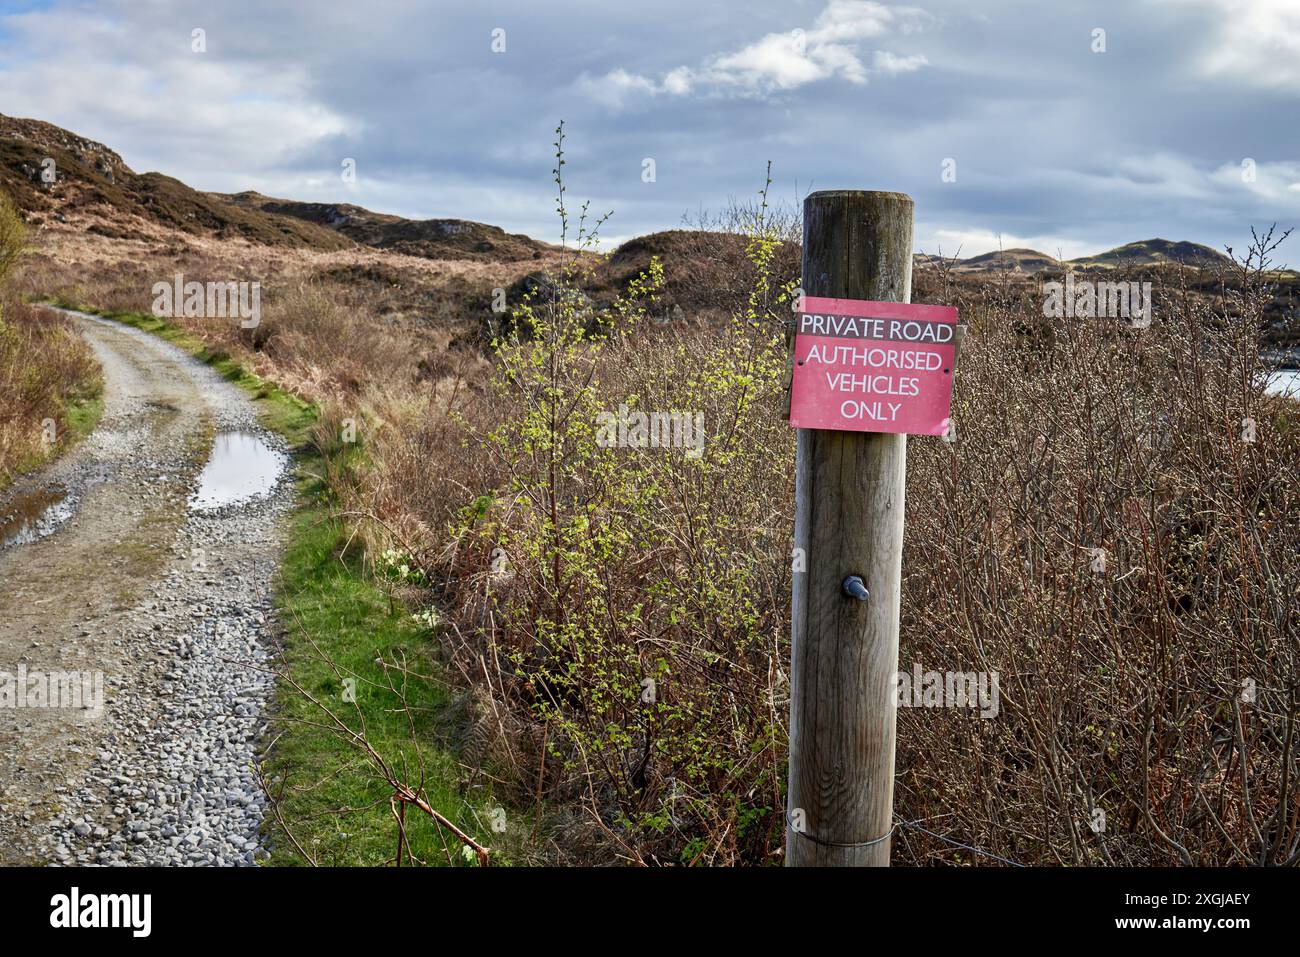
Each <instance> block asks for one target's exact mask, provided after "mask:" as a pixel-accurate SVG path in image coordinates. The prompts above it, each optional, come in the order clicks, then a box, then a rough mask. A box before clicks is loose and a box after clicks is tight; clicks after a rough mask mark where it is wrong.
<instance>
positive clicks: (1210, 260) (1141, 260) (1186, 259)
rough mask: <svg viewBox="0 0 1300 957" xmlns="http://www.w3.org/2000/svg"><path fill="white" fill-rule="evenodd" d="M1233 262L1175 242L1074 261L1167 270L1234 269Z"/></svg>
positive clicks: (1136, 246) (1152, 242) (1125, 247)
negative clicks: (1165, 267)
mask: <svg viewBox="0 0 1300 957" xmlns="http://www.w3.org/2000/svg"><path fill="white" fill-rule="evenodd" d="M1231 262H1232V260H1230V259H1229V258H1228V257H1227V256H1225V255H1224V254H1223V253H1221V252H1218V251H1217V250H1214V249H1211V248H1210V247H1209V246H1202V245H1201V244H1200V243H1189V242H1185V241H1183V242H1173V241H1171V240H1168V239H1144V240H1141V241H1140V242H1136V243H1128V244H1126V245H1123V246H1120V247H1118V248H1116V249H1109V250H1107V251H1106V252H1104V253H1098V254H1097V255H1095V256H1082V257H1080V258H1078V259H1072V260H1070V263H1071V264H1072V265H1075V266H1084V267H1087V266H1103V267H1112V266H1115V267H1123V266H1163V265H1168V264H1171V263H1173V264H1178V265H1181V266H1197V267H1207V268H1214V267H1217V266H1227V265H1230V264H1231Z"/></svg>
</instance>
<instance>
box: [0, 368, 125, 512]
mask: <svg viewBox="0 0 1300 957" xmlns="http://www.w3.org/2000/svg"><path fill="white" fill-rule="evenodd" d="M88 388H89V387H88ZM103 414H104V390H103V385H102V384H101V383H96V384H94V386H93V388H91V389H90V391H88V392H87V393H85V394H81V395H75V396H71V397H69V398H68V399H67V400H66V402H65V403H64V406H63V415H62V419H63V429H62V431H61V432H59V441H58V442H57V443H56V444H55V445H54V446H53V447H52V448H50V449H49V451H47V452H41V453H38V454H36V455H33V456H29V457H26V458H24V459H23V460H22V461H20V462H18V463H17V465H16V466H14V469H13V474H12V475H10V476H9V477H8V478H6V477H5V476H3V475H0V492H3V491H4V490H5V489H6V488H8V487H9V486H10V485H11V484H13V480H14V479H16V478H17V477H19V476H21V475H26V474H27V473H29V472H35V471H36V470H37V469H39V468H41V467H42V466H44V465H47V464H49V463H50V462H51V461H53V460H54V459H56V458H58V457H59V456H60V455H63V454H64V453H65V452H67V451H69V450H70V449H71V448H72V447H73V446H74V445H76V444H77V443H78V442H80V441H81V440H82V439H84V438H85V437H86V436H88V435H89V434H90V433H91V432H93V431H95V426H97V425H98V424H99V420H100V418H101V417H102V416H103Z"/></svg>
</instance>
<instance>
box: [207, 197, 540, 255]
mask: <svg viewBox="0 0 1300 957" xmlns="http://www.w3.org/2000/svg"><path fill="white" fill-rule="evenodd" d="M226 198H227V199H228V200H229V201H230V202H231V203H233V204H234V205H236V206H238V207H240V208H243V209H252V210H258V211H261V212H263V213H270V214H273V215H277V216H292V217H294V218H296V219H300V220H302V221H304V222H308V223H312V224H314V225H317V226H323V227H325V228H326V229H330V230H333V231H334V232H336V233H339V234H340V235H343V236H346V237H348V238H349V239H351V240H353V241H354V242H357V243H360V244H361V245H363V246H373V247H375V248H376V249H391V250H393V251H394V252H399V253H403V254H405V255H408V256H420V257H422V258H425V259H491V260H495V261H506V262H513V261H517V260H520V259H537V258H539V257H540V255H541V253H542V251H543V250H546V249H549V248H551V247H550V246H548V245H547V244H546V243H542V242H538V241H537V240H536V239H532V238H530V237H528V236H523V235H518V234H511V233H507V232H506V231H505V230H504V229H501V228H499V227H497V226H488V225H485V224H483V223H475V222H470V221H468V220H464V219H418V220H417V219H403V218H402V217H401V216H392V215H389V214H387V213H375V212H371V211H370V210H368V209H364V208H362V207H360V206H354V205H352V204H351V203H299V202H294V201H292V200H285V199H274V198H272V197H269V196H263V195H261V194H260V193H254V192H245V193H235V194H234V195H232V196H228V197H226Z"/></svg>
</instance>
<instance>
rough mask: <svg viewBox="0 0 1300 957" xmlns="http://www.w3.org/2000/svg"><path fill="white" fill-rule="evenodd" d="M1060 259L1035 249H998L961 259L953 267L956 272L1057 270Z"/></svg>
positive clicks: (1037, 271) (1034, 271)
mask: <svg viewBox="0 0 1300 957" xmlns="http://www.w3.org/2000/svg"><path fill="white" fill-rule="evenodd" d="M1060 268H1061V261H1060V260H1059V259H1057V258H1056V257H1055V256H1049V255H1047V253H1040V252H1039V251H1038V250H1036V249H998V250H994V251H993V252H991V253H984V254H983V255H981V256H972V257H971V258H970V259H963V260H961V261H960V262H958V263H957V265H956V266H955V267H954V271H956V272H963V273H965V272H1022V273H1028V274H1033V273H1039V272H1046V271H1051V270H1059V269H1060Z"/></svg>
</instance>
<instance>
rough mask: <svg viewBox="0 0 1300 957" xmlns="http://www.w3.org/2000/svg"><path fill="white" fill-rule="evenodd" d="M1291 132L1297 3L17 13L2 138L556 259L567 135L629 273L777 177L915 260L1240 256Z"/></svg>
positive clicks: (629, 4) (2, 30)
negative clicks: (634, 263)
mask: <svg viewBox="0 0 1300 957" xmlns="http://www.w3.org/2000/svg"><path fill="white" fill-rule="evenodd" d="M196 30H202V31H203V39H204V41H205V44H204V45H205V46H206V49H204V50H202V51H201V52H196V51H195V50H194V47H195V45H196V44H195V41H194V39H193V37H194V36H195V33H194V31H196ZM1098 31H1104V34H1102V33H1100V32H1098ZM1103 45H1104V52H1101V51H1100V48H1101V47H1102V46H1103ZM1298 106H1300V0H1095V2H1074V0H1054V2H1050V3H1049V2H1041V0H922V2H921V3H920V4H918V5H902V4H892V3H874V2H864V0H780V2H778V0H743V2H742V0H731V2H715V3H701V2H699V0H654V2H645V3H643V2H638V0H622V2H617V3H615V2H610V0H586V2H578V0H574V2H567V0H520V2H496V0H475V2H473V3H464V2H452V0H440V2H414V0H397V2H390V0H366V2H357V0H310V2H308V0H298V2H292V0H291V2H277V3H270V2H268V0H222V2H221V3H220V4H214V3H212V2H211V0H203V2H189V0H96V2H93V3H79V2H72V0H69V2H64V0H33V2H27V0H0V112H3V113H7V114H10V115H16V116H29V117H35V118H38V119H44V120H48V121H50V122H52V123H55V124H57V125H59V126H63V127H66V128H68V129H71V130H74V131H76V132H78V133H81V134H83V135H85V136H88V137H91V138H92V139H97V140H101V141H103V142H104V143H106V144H108V145H109V146H110V147H112V148H113V149H115V150H117V151H118V152H119V153H121V154H122V156H123V158H124V159H125V160H126V162H127V163H128V164H129V165H130V166H131V167H132V168H134V169H136V170H137V171H144V170H153V169H156V170H160V171H162V172H165V173H168V174H170V175H174V176H176V177H178V178H180V179H182V180H184V181H185V182H187V183H189V184H190V185H192V186H195V187H198V188H202V189H209V190H221V191H236V190H242V189H256V190H259V191H261V192H264V193H269V194H272V195H277V196H285V197H292V198H297V199H311V200H320V201H348V202H355V203H358V204H361V205H363V206H367V207H370V208H373V209H377V210H382V211H385V212H395V213H400V214H402V215H405V216H411V217H460V218H465V219H476V220H480V221H484V222H489V223H493V224H496V225H500V226H503V227H505V228H506V229H508V230H511V231H518V232H526V233H529V234H531V235H533V236H537V237H539V238H543V239H551V240H553V239H556V238H558V229H557V224H556V219H555V216H554V201H553V194H552V191H551V183H550V170H551V166H552V162H551V157H550V152H551V141H552V139H553V136H552V133H553V130H554V127H555V125H556V123H557V121H559V120H561V119H563V120H564V121H565V122H566V128H567V131H568V136H569V139H568V142H567V146H568V148H569V154H568V165H567V166H566V167H565V169H566V173H567V176H568V180H569V196H570V197H571V198H574V199H581V198H590V199H591V200H592V202H593V206H594V207H595V208H599V209H601V210H606V209H612V210H614V213H615V215H614V217H613V219H612V220H611V221H610V223H609V225H608V226H607V227H606V229H605V235H606V237H607V240H608V241H610V242H614V241H617V240H618V239H621V238H626V237H629V236H633V235H636V234H638V233H643V232H648V231H650V230H653V229H659V228H665V227H671V226H674V225H678V224H680V223H681V221H682V218H683V216H684V215H687V214H689V215H696V214H697V213H698V212H699V211H700V210H701V209H703V210H711V209H717V208H719V207H721V206H723V205H725V204H726V203H727V201H728V199H729V198H730V197H739V198H742V199H744V198H748V197H749V196H752V195H753V194H754V192H756V191H757V189H758V188H759V187H760V186H761V185H762V181H763V172H764V166H765V163H766V161H768V160H771V161H772V163H773V171H774V180H775V182H774V185H773V190H774V193H775V194H776V195H777V196H778V197H779V198H781V199H784V200H787V201H796V200H797V199H799V198H800V197H802V196H803V195H804V194H805V193H806V192H807V191H808V190H809V189H829V188H871V189H891V190H901V191H903V192H907V193H910V194H911V195H912V196H913V197H914V198H915V199H916V202H917V234H916V245H917V248H918V249H921V250H924V251H927V252H938V251H940V250H942V251H943V252H944V253H945V254H953V253H955V252H956V251H957V249H958V248H959V247H960V249H961V253H962V255H973V254H975V253H980V252H986V251H988V250H990V249H996V248H997V247H998V246H999V244H1000V245H1002V246H1003V247H1004V248H1011V247H1014V246H1032V247H1035V248H1038V249H1041V250H1044V251H1046V252H1050V253H1053V254H1064V255H1066V256H1067V257H1068V256H1076V255H1082V254H1087V253H1091V252H1095V251H1098V250H1101V249H1105V248H1108V247H1111V246H1114V245H1118V244H1120V243H1123V242H1128V241H1131V240H1135V239H1145V238H1149V237H1152V236H1161V237H1164V238H1168V239H1190V240H1194V241H1197V242H1203V243H1207V244H1209V245H1213V246H1216V247H1222V246H1223V245H1224V244H1225V243H1227V244H1233V245H1238V246H1240V244H1241V243H1242V242H1243V237H1245V236H1247V235H1248V231H1249V227H1250V226H1251V225H1261V224H1264V225H1266V224H1268V223H1271V222H1273V221H1277V222H1279V223H1281V224H1283V225H1291V224H1294V223H1297V222H1300V122H1297V121H1298V120H1300V113H1298V111H1297V107H1298ZM348 158H351V159H354V160H355V162H356V182H355V183H351V184H349V183H346V182H344V179H343V177H342V176H341V175H340V174H341V170H342V164H343V162H344V160H345V159H348ZM647 159H649V160H653V173H654V176H653V181H650V182H647V181H645V180H646V178H647V177H646V176H644V175H643V171H645V170H646V169H647V168H648V166H647V163H646V160H647ZM945 171H947V173H948V175H947V176H946V177H945ZM1283 258H1284V259H1285V260H1287V261H1288V262H1291V263H1292V264H1295V263H1296V262H1300V234H1297V237H1296V238H1295V239H1293V240H1291V241H1290V242H1289V243H1288V244H1287V246H1286V247H1284V248H1283Z"/></svg>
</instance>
